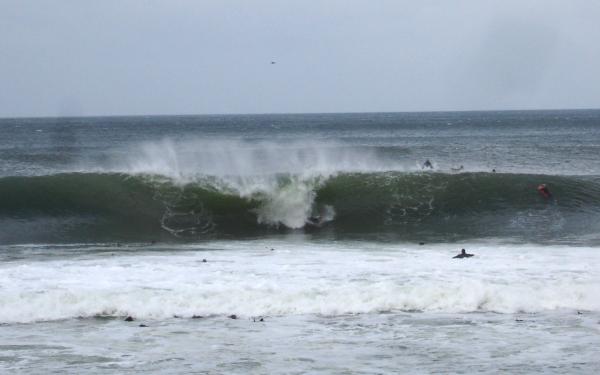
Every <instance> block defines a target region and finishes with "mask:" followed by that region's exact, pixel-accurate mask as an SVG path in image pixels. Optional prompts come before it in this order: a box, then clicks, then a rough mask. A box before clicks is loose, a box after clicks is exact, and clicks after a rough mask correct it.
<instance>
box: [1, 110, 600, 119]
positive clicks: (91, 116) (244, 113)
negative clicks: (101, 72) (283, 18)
mask: <svg viewBox="0 0 600 375" xmlns="http://www.w3.org/2000/svg"><path fill="white" fill-rule="evenodd" d="M597 110H600V108H589V107H588V108H586V107H581V108H533V109H532V108H529V109H523V108H521V109H519V108H515V109H462V110H431V111H422V110H415V111H356V112H353V111H345V112H344V111H342V112H337V111H331V112H233V113H178V114H175V113H154V114H124V115H112V114H111V115H94V114H92V115H55V116H48V115H40V116H6V117H4V116H0V120H17V119H52V118H55V119H62V118H99V117H202V116H206V117H210V116H232V117H233V116H269V115H276V116H277V115H294V116H296V115H352V114H357V115H358V114H385V113H387V114H395V113H461V112H465V113H467V112H471V113H472V112H542V111H597Z"/></svg>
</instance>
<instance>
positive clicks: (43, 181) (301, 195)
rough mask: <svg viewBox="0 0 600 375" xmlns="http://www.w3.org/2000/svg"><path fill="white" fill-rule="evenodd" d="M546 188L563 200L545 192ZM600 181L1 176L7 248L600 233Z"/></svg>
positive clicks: (390, 175)
mask: <svg viewBox="0 0 600 375" xmlns="http://www.w3.org/2000/svg"><path fill="white" fill-rule="evenodd" d="M540 183H546V184H547V185H548V186H549V188H550V190H551V191H552V193H553V195H554V198H553V199H551V200H547V199H544V198H543V197H541V196H540V195H539V194H538V192H537V191H536V187H537V185H538V184H540ZM599 218H600V178H598V177H590V176H585V177H577V176H548V175H531V174H496V173H462V174H444V173H403V172H370V173H360V172H355V173H332V174H315V175H312V176H311V175H297V174H273V175H259V176H249V175H247V176H218V177H217V176H200V177H196V178H194V179H193V180H190V179H188V180H187V181H183V182H182V181H181V180H178V179H174V178H173V177H167V176H163V175H137V174H136V175H131V174H118V173H65V174H55V175H48V176H30V177H19V176H16V177H15V176H13V177H3V178H0V224H1V225H0V239H1V240H2V241H3V242H7V243H22V242H40V241H42V242H44V241H50V242H53V241H57V242H72V241H84V242H87V241H103V240H133V241H137V240H140V241H142V240H169V239H173V240H176V239H184V240H189V239H203V238H215V237H220V236H225V237H231V236H260V235H264V234H269V233H285V232H289V231H292V230H303V231H306V232H309V233H312V234H315V235H319V234H323V235H334V236H352V235H355V234H361V235H364V234H370V235H375V236H377V235H382V236H392V237H394V238H400V239H406V240H417V239H419V240H420V239H422V240H425V239H429V240H436V239H440V240H441V239H443V240H455V239H464V238H484V237H514V238H524V239H530V240H531V239H533V240H535V239H536V238H540V239H541V238H549V239H560V238H562V237H581V236H587V235H591V234H594V233H597V231H598V229H599V226H600V224H599V220H598V219H599Z"/></svg>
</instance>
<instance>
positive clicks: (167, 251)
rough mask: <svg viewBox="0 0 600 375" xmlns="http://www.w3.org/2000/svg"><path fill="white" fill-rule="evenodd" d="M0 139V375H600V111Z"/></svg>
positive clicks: (242, 123) (79, 131)
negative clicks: (543, 191) (544, 192)
mask: <svg viewBox="0 0 600 375" xmlns="http://www.w3.org/2000/svg"><path fill="white" fill-rule="evenodd" d="M0 128H1V130H2V137H0V331H1V334H0V370H1V371H6V372H7V373H28V374H30V373H40V374H41V373H44V374H46V373H65V372H76V373H95V374H100V373H115V372H117V373H181V372H198V373H264V374H269V373H290V374H292V373H324V374H330V373H398V372H401V373H431V372H444V373H472V372H482V373H496V372H497V371H504V372H510V373H531V372H545V373H565V372H577V373H590V374H591V373H597V372H598V371H600V362H599V361H598V360H597V358H596V357H597V355H596V353H597V349H598V348H600V324H598V322H599V321H600V302H599V301H600V300H599V299H598V295H600V271H599V268H598V264H599V261H600V251H599V250H600V248H599V246H600V235H599V233H600V204H599V203H598V202H600V156H599V155H600V152H599V151H600V112H599V111H514V112H510V111H509V112H451V113H420V114H416V113H410V114H401V113H398V114H385V113H382V114H323V115H256V116H170V117H169V116H162V117H161V116H157V117H114V118H65V119H1V120H0ZM425 160H430V161H431V162H432V164H433V168H432V169H431V170H429V169H426V168H424V167H423V163H424V161H425ZM541 183H545V184H546V185H547V186H548V187H549V189H550V191H551V192H552V197H551V199H546V198H544V197H543V196H541V195H540V194H539V193H538V191H537V189H536V188H537V186H538V185H539V184H541ZM461 248H465V249H467V251H468V252H470V253H474V254H475V256H474V257H473V258H469V259H452V257H453V256H454V255H456V254H457V253H458V252H459V251H460V249H461ZM126 318H127V321H126V320H125V319H126Z"/></svg>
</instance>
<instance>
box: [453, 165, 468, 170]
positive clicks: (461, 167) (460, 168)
mask: <svg viewBox="0 0 600 375" xmlns="http://www.w3.org/2000/svg"><path fill="white" fill-rule="evenodd" d="M451 169H452V170H453V171H454V172H460V171H462V170H463V169H465V167H463V166H462V165H461V166H460V167H458V168H451Z"/></svg>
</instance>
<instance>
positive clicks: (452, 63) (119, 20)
mask: <svg viewBox="0 0 600 375" xmlns="http://www.w3.org/2000/svg"><path fill="white" fill-rule="evenodd" d="M271 61H275V62H276V64H271ZM599 107H600V1H596V0H564V1H552V0H531V1H527V0H514V1H513V0H498V1H485V0H471V1H467V0H464V1H460V0H457V1H450V0H447V1H443V0H438V1H423V0H412V1H402V0H395V1H383V0H382V1H377V0H368V1H366V0H365V1H358V0H319V1H317V0H315V1H307V0H304V1H285V0H253V1H249V0H247V1H244V0H237V1H236V0H214V1H209V0H199V1H191V0H189V1H187V0H169V1H167V0H164V1H158V0H138V1H134V0H131V1H127V0H103V1H95V0H94V1H87V0H61V1H51V0H14V1H13V0H0V117H8V116H56V115H125V114H203V113H269V112H363V111H421V110H424V111H427V110H470V109H475V110H477V109H511V108H516V109H522V108H525V109H527V108H599Z"/></svg>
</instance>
